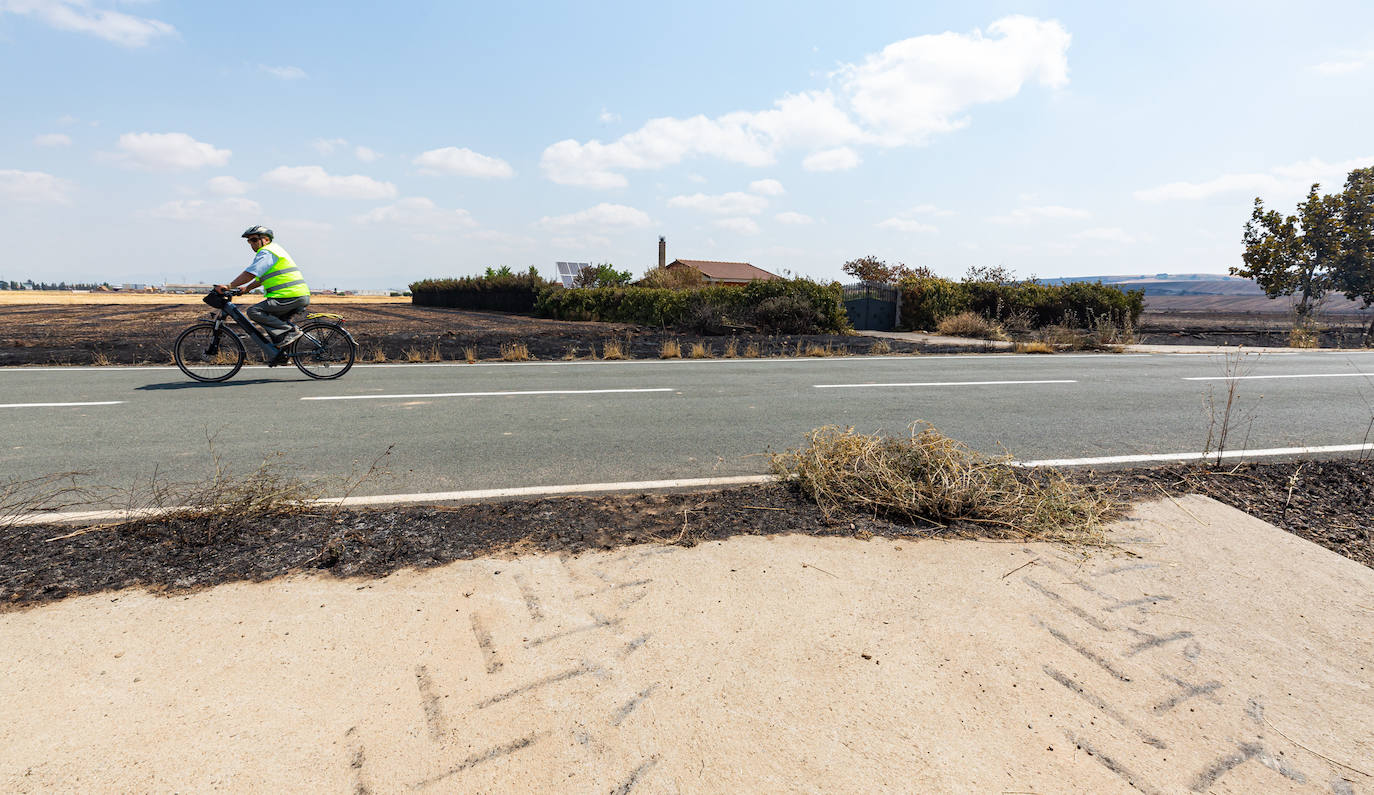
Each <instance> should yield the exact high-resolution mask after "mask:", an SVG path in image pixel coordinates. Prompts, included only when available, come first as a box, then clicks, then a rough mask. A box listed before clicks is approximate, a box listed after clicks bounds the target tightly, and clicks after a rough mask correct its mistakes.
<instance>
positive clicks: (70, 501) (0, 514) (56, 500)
mask: <svg viewBox="0 0 1374 795" xmlns="http://www.w3.org/2000/svg"><path fill="white" fill-rule="evenodd" d="M81 474H82V473H80V472H60V473H57V474H53V475H40V476H38V477H34V478H22V479H21V478H8V479H5V480H0V530H5V529H7V528H9V527H12V526H13V525H14V523H15V521H16V520H18V519H19V517H21V516H24V515H26V514H32V513H40V512H46V511H60V510H62V509H63V508H70V507H72V506H75V505H79V504H81V503H82V502H85V501H86V499H87V496H88V492H87V490H86V489H84V488H82V487H80V486H78V485H77V483H76V479H77V478H78V477H80V476H81Z"/></svg>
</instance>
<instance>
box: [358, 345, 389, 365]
mask: <svg viewBox="0 0 1374 795" xmlns="http://www.w3.org/2000/svg"><path fill="white" fill-rule="evenodd" d="M362 360H363V361H365V362H384V361H386V350H385V349H384V348H383V347H382V346H381V345H371V346H368V348H367V349H366V350H364V351H363V355H362Z"/></svg>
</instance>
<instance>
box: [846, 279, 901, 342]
mask: <svg viewBox="0 0 1374 795" xmlns="http://www.w3.org/2000/svg"><path fill="white" fill-rule="evenodd" d="M898 294H899V292H898V290H897V288H896V287H893V286H891V285H886V284H874V283H873V282H860V283H859V284H847V285H845V286H844V311H845V312H846V313H847V314H848V315H849V322H850V324H851V325H853V326H854V329H855V330H856V331H891V330H893V329H894V328H896V327H897V323H898V320H899V313H900V311H901V307H900V301H898V300H897V299H898Z"/></svg>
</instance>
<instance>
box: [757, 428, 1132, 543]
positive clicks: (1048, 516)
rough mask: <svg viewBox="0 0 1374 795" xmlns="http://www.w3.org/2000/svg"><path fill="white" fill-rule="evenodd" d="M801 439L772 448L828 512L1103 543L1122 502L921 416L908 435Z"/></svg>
mask: <svg viewBox="0 0 1374 795" xmlns="http://www.w3.org/2000/svg"><path fill="white" fill-rule="evenodd" d="M807 442H808V444H807V446H806V447H803V448H801V449H797V450H788V451H787V452H784V453H777V454H774V455H773V456H772V468H773V472H774V474H776V475H778V476H779V477H784V478H788V479H790V480H792V481H794V482H795V483H796V484H797V486H798V487H799V488H800V489H801V491H802V493H804V494H805V495H807V496H808V497H810V498H811V499H813V500H815V501H816V504H817V505H819V506H820V508H821V510H822V511H823V512H824V513H825V514H826V515H827V516H828V515H830V514H832V513H834V512H836V511H844V510H849V511H856V512H863V513H869V514H872V515H875V516H885V517H888V518H891V519H898V520H904V521H921V522H927V523H930V524H935V525H945V524H948V523H949V522H954V521H962V522H970V523H973V524H977V525H982V526H984V527H986V528H987V530H988V532H989V533H991V534H992V535H994V536H999V537H1006V538H1018V539H1027V540H1042V541H1067V542H1074V543H1083V544H1095V545H1096V544H1105V543H1106V539H1105V535H1104V533H1103V527H1104V525H1105V524H1106V522H1108V521H1109V520H1111V519H1113V518H1115V517H1116V516H1117V515H1118V514H1119V513H1120V511H1121V510H1122V507H1123V506H1121V505H1120V504H1119V503H1117V502H1116V501H1114V500H1112V499H1110V498H1108V497H1105V496H1102V495H1101V494H1097V493H1094V492H1092V491H1089V490H1088V489H1087V488H1085V487H1083V486H1079V485H1077V484H1074V483H1072V482H1071V481H1069V480H1068V479H1067V478H1066V477H1064V475H1063V474H1062V473H1060V472H1058V471H1057V470H1052V469H1050V470H1038V471H1034V472H1032V471H1029V470H1026V469H1022V468H1019V467H1016V466H1013V465H1012V464H1011V463H1010V461H1009V459H1008V458H993V457H989V456H985V455H983V454H981V453H978V452H976V451H974V450H971V449H969V448H968V447H966V446H964V445H963V444H960V443H958V442H956V441H954V440H952V439H950V438H949V437H947V436H945V435H943V434H941V433H940V432H938V431H936V430H935V429H934V428H933V427H931V426H930V425H928V424H924V423H917V424H915V425H912V427H911V430H910V434H909V436H908V438H905V439H902V438H894V437H886V436H879V435H870V434H861V433H855V431H854V429H853V428H847V429H841V428H838V427H835V426H828V427H825V428H820V429H818V430H815V431H812V432H810V433H808V434H807Z"/></svg>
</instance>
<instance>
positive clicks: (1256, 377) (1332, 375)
mask: <svg viewBox="0 0 1374 795" xmlns="http://www.w3.org/2000/svg"><path fill="white" fill-rule="evenodd" d="M1370 377H1374V373H1304V374H1301V375H1231V376H1226V375H1208V376H1192V377H1190V378H1184V379H1183V380H1184V381H1264V380H1272V379H1278V378H1370Z"/></svg>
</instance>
